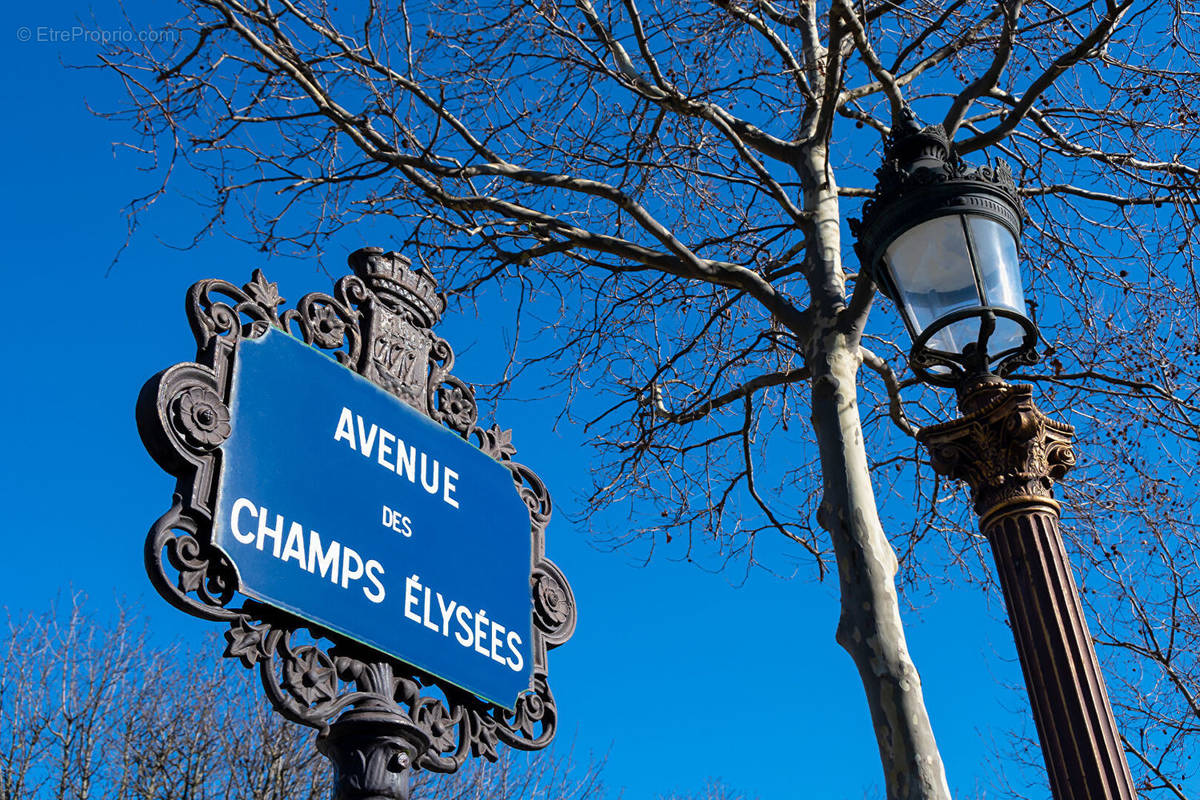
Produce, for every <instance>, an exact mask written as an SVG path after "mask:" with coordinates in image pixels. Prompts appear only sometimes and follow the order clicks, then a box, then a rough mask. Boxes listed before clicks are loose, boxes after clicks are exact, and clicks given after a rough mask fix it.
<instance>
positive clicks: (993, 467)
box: [917, 378, 1136, 800]
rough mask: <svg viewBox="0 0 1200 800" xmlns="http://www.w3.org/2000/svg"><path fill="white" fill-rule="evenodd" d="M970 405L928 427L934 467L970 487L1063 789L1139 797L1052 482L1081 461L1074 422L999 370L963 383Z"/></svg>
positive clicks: (1104, 799)
mask: <svg viewBox="0 0 1200 800" xmlns="http://www.w3.org/2000/svg"><path fill="white" fill-rule="evenodd" d="M959 408H960V410H961V411H962V414H963V416H962V417H961V418H959V419H956V420H953V421H951V422H945V423H941V424H939V425H931V426H929V427H927V428H924V429H922V430H921V432H920V433H919V434H918V437H917V438H918V439H919V440H920V441H921V443H922V444H924V445H925V446H926V447H927V448H928V450H929V455H930V459H931V461H932V463H933V468H934V469H935V470H936V471H937V472H939V473H941V474H943V475H947V476H949V477H951V478H955V479H958V480H962V481H965V482H966V483H967V484H968V485H969V486H970V487H971V495H972V499H973V500H974V502H975V511H976V513H977V514H978V515H979V529H980V531H981V532H982V533H983V535H984V536H985V537H987V540H988V543H989V544H990V545H991V548H992V555H993V557H994V558H995V562H996V573H997V576H998V577H999V579H1000V587H1001V589H1002V590H1003V592H1004V602H1005V605H1006V606H1007V609H1008V618H1009V621H1010V624H1011V625H1012V631H1013V638H1014V639H1015V641H1016V645H1017V655H1018V657H1019V658H1020V661H1021V670H1022V672H1023V673H1024V675H1025V686H1026V687H1027V689H1028V692H1029V702H1030V705H1031V706H1032V709H1033V719H1034V723H1035V724H1036V725H1037V731H1038V738H1039V739H1040V740H1041V744H1042V753H1043V756H1044V758H1045V762H1046V769H1047V771H1048V773H1049V777H1050V788H1051V791H1052V792H1053V794H1054V797H1055V798H1056V800H1118V798H1121V799H1122V800H1124V799H1128V800H1132V798H1134V797H1136V794H1135V792H1134V789H1133V778H1132V776H1131V775H1130V773H1129V767H1128V765H1127V764H1126V762H1125V754H1124V749H1123V747H1122V745H1121V737H1120V735H1119V734H1118V732H1117V726H1116V722H1115V721H1114V719H1113V713H1112V709H1111V707H1110V705H1109V701H1108V693H1107V691H1106V690H1105V687H1104V678H1103V677H1102V675H1101V673H1100V665H1099V663H1098V662H1097V661H1096V654H1095V650H1094V648H1093V647H1092V638H1091V635H1090V634H1089V633H1088V628H1087V622H1086V621H1085V620H1084V616H1083V607H1082V606H1081V605H1080V602H1079V595H1078V592H1077V591H1076V588H1075V580H1074V578H1073V576H1072V574H1071V566H1070V563H1069V562H1068V560H1067V554H1066V551H1065V550H1064V549H1063V541H1062V535H1061V533H1060V532H1059V505H1058V503H1057V502H1056V501H1055V500H1054V497H1053V492H1052V488H1051V487H1052V486H1053V485H1054V483H1055V481H1057V480H1059V479H1061V478H1062V476H1063V475H1064V474H1065V473H1066V472H1067V470H1068V469H1070V468H1071V466H1073V465H1074V463H1075V454H1074V451H1073V450H1072V447H1071V439H1072V436H1073V429H1072V428H1071V426H1070V425H1065V424H1063V423H1061V422H1056V421H1054V420H1052V419H1050V418H1048V417H1047V416H1046V415H1044V414H1043V413H1042V412H1041V411H1039V410H1038V409H1037V407H1036V406H1035V405H1034V403H1033V398H1032V390H1031V388H1030V387H1029V386H1013V385H1009V384H1007V383H1005V382H1004V381H1002V380H999V379H995V378H993V379H991V380H983V381H980V382H979V383H978V384H977V385H975V386H973V387H969V388H967V389H966V390H965V391H964V392H963V394H962V396H961V398H960V400H959Z"/></svg>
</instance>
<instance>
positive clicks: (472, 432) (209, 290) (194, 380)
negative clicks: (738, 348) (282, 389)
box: [137, 248, 576, 799]
mask: <svg viewBox="0 0 1200 800" xmlns="http://www.w3.org/2000/svg"><path fill="white" fill-rule="evenodd" d="M350 265H351V267H352V269H353V271H354V274H353V275H347V276H345V277H343V278H341V279H340V280H338V282H337V283H336V285H335V287H334V293H333V294H332V295H328V294H323V293H320V292H314V293H311V294H308V295H305V296H304V297H302V298H301V299H300V300H299V302H297V303H296V305H295V307H294V308H291V309H286V310H284V309H282V307H283V306H284V303H285V299H284V298H283V297H281V296H280V294H279V290H278V287H277V285H276V284H274V283H271V282H269V281H267V279H266V278H265V277H264V276H263V273H262V272H261V271H259V270H255V271H254V273H253V275H252V278H251V280H250V281H249V282H248V283H246V284H245V285H243V286H241V287H238V286H235V285H234V284H232V283H229V282H227V281H223V280H216V279H211V280H204V281H200V282H198V283H196V284H195V285H193V286H192V287H191V289H190V290H189V291H188V296H187V312H188V318H189V322H190V324H191V327H192V331H193V333H194V335H195V338H196V345H197V357H196V362H194V363H193V362H189V363H182V364H177V365H175V366H174V367H171V368H169V369H167V370H164V371H163V372H162V373H160V374H159V375H157V376H155V377H154V378H152V379H151V380H150V381H149V382H148V383H147V384H146V386H145V387H144V389H143V390H142V394H141V396H140V397H139V399H138V409H137V417H138V426H139V430H140V432H141V435H142V438H143V441H144V442H145V443H146V446H147V449H148V450H149V451H150V453H151V455H152V456H153V457H154V458H155V460H156V461H157V462H158V463H159V464H160V465H161V466H162V467H163V468H164V469H165V470H166V471H168V472H170V473H171V474H173V475H174V476H175V477H176V478H177V488H176V494H175V498H174V502H173V503H172V505H171V508H170V509H169V510H168V511H167V512H166V513H165V514H164V515H163V516H162V517H161V518H160V519H159V520H157V521H156V522H155V523H154V525H153V526H152V527H151V529H150V532H149V534H148V536H147V540H146V549H145V560H146V568H147V571H148V573H149V575H150V578H151V581H152V582H153V583H154V585H155V587H156V588H157V590H158V591H159V593H160V594H161V595H162V596H163V597H164V598H166V599H167V600H168V601H169V602H170V603H171V604H172V605H174V606H176V607H177V608H180V609H182V610H184V611H187V612H188V613H190V614H193V615H195V616H198V617H201V618H204V619H209V620H214V621H220V622H223V623H226V624H227V626H228V627H227V630H226V632H225V639H226V649H225V653H224V655H225V656H226V657H228V658H236V659H238V660H239V661H241V663H242V664H243V665H244V666H246V667H247V668H256V669H258V671H259V675H260V677H261V680H262V684H263V687H264V689H265V692H266V694H267V696H268V698H269V699H270V701H271V703H272V704H273V705H274V707H275V708H276V710H277V711H279V712H280V713H281V714H283V715H284V716H286V717H287V718H288V719H291V720H293V721H295V722H298V723H301V724H304V725H307V726H310V727H312V728H314V729H316V730H317V731H318V746H319V747H320V749H321V750H322V752H325V753H326V754H327V755H329V756H330V757H331V758H332V759H334V761H335V766H336V768H337V769H338V770H339V775H340V777H339V781H342V783H340V784H339V785H341V786H343V787H349V788H346V789H345V791H347V792H349V793H350V794H349V795H347V796H348V797H349V796H351V795H353V796H355V797H357V796H360V795H361V796H364V797H365V796H380V797H395V798H398V799H399V798H406V797H407V782H406V780H405V781H401V780H400V779H399V778H398V777H397V776H400V775H407V771H408V769H410V768H420V769H428V770H432V771H437V772H453V771H454V770H456V769H457V768H458V767H459V766H461V765H462V763H463V762H464V761H465V760H466V758H467V757H468V756H470V755H476V756H481V757H484V758H488V759H492V760H494V759H495V758H497V755H498V753H497V749H496V748H497V746H498V745H500V744H505V745H508V746H511V747H515V748H520V749H525V750H534V749H538V748H541V747H545V746H546V745H547V744H548V743H549V742H550V740H551V739H552V738H553V736H554V732H555V727H556V720H557V716H556V711H555V703H554V697H553V695H552V694H551V693H550V688H549V685H548V683H547V680H546V674H547V670H546V652H547V650H549V649H551V648H553V647H556V646H558V645H560V644H562V643H563V642H565V641H566V640H567V639H568V638H569V637H570V635H571V632H572V631H573V630H574V627H575V618H576V611H575V600H574V597H573V595H572V594H571V589H570V586H569V584H568V583H567V581H566V579H565V577H564V576H563V575H562V573H561V571H560V570H559V569H558V567H556V566H555V565H554V564H553V563H552V562H550V561H549V560H547V559H546V558H545V555H544V551H545V540H544V537H545V530H546V526H547V524H548V523H549V520H550V513H551V503H550V496H549V493H548V492H547V491H546V487H545V485H544V484H543V483H542V481H541V480H540V479H539V478H538V477H537V475H536V474H535V473H534V472H533V471H532V470H530V469H529V468H528V467H526V466H524V465H522V464H519V463H517V462H515V461H513V460H512V459H513V456H514V455H515V453H516V448H515V447H514V446H513V444H512V434H511V431H507V430H501V429H500V428H499V427H497V426H493V427H492V428H490V429H487V430H484V429H482V428H480V427H479V426H478V424H477V421H478V416H479V409H478V406H477V404H476V400H475V394H474V391H473V390H472V389H471V387H470V386H469V385H468V384H466V383H464V382H463V381H461V380H459V379H458V378H456V377H454V376H453V375H451V374H450V371H451V369H452V367H453V365H454V353H453V350H452V349H451V347H450V345H449V344H448V343H447V342H446V341H445V340H443V339H441V338H439V337H438V336H436V335H435V334H434V333H433V332H432V330H431V328H432V326H433V325H434V323H436V321H437V319H438V317H439V316H440V314H441V312H442V311H443V309H444V301H443V300H442V298H441V297H440V296H439V295H438V294H437V291H436V282H435V280H434V278H433V276H432V275H431V274H430V273H429V272H428V271H425V270H412V269H411V268H410V266H409V262H408V260H407V259H405V258H404V257H403V256H401V255H399V254H397V253H385V252H383V251H382V250H381V249H379V248H364V249H362V250H358V251H356V252H355V253H353V254H352V255H351V256H350ZM270 328H277V329H279V330H282V331H285V332H287V333H289V334H291V335H293V336H295V337H296V338H299V339H301V340H303V341H304V342H306V343H307V344H309V345H312V346H313V347H315V348H318V349H320V350H323V351H326V352H328V353H329V354H330V355H331V356H332V357H333V358H335V359H336V360H337V361H338V362H340V363H342V364H343V365H345V366H347V367H350V368H351V369H354V370H355V371H357V372H359V373H360V374H362V375H364V376H365V377H367V378H368V379H370V380H372V381H374V382H375V383H377V384H378V385H380V386H382V387H383V388H385V389H386V390H388V391H389V392H391V393H392V394H394V395H395V396H396V397H398V398H400V399H401V400H403V401H404V402H406V403H408V404H409V405H411V406H413V407H414V408H416V409H417V410H418V411H420V412H421V413H423V414H425V415H426V416H429V417H430V418H431V419H433V420H434V421H435V422H438V423H440V424H442V425H444V426H445V427H447V428H448V429H450V430H452V431H454V432H455V433H457V434H458V435H459V436H461V437H463V438H464V439H467V440H468V441H474V443H475V444H476V446H477V447H478V448H479V449H480V450H481V451H482V452H483V453H485V454H487V455H488V456H490V457H491V458H493V459H495V460H497V461H499V462H501V463H502V464H504V465H505V466H506V467H508V469H509V470H510V471H511V472H512V475H513V482H514V485H515V488H516V490H517V491H518V492H519V494H520V496H521V498H522V499H523V500H524V502H525V504H526V506H527V507H528V509H529V520H530V536H531V541H532V545H533V553H534V569H533V570H532V571H531V574H530V592H531V600H532V604H531V605H532V609H533V623H534V647H533V653H534V664H533V667H534V668H533V680H532V683H531V685H530V687H529V690H528V691H527V692H525V693H523V694H522V695H521V696H520V697H519V698H518V700H517V703H516V706H515V708H514V709H513V710H511V711H510V710H508V709H504V708H500V707H497V706H494V705H492V704H489V703H486V702H484V701H481V700H479V699H477V698H475V697H474V696H473V695H470V694H468V693H466V692H464V691H463V690H461V689H458V688H456V687H454V686H452V685H448V684H445V685H444V684H442V683H440V682H439V681H438V680H437V679H436V678H434V677H432V676H430V675H427V674H425V673H423V672H421V671H419V670H417V669H415V668H413V667H411V666H408V665H406V664H403V663H401V662H399V661H396V660H394V659H390V658H388V657H386V656H383V655H381V654H379V653H377V652H375V651H372V650H368V649H366V648H364V647H362V646H361V645H356V644H354V643H352V642H348V641H345V640H342V639H340V637H338V636H337V635H336V634H333V633H331V632H328V631H325V630H322V629H320V628H319V627H316V626H314V625H312V624H311V623H308V622H305V621H304V620H301V619H298V618H296V617H293V616H291V615H288V614H287V613H285V612H283V611H280V610H278V609H275V608H272V607H270V606H267V605H264V604H262V603H259V602H257V601H255V600H252V599H249V598H245V597H244V596H242V595H240V594H239V593H238V585H239V584H238V575H237V570H236V568H235V567H234V565H233V563H232V562H231V560H230V559H229V558H228V556H226V555H225V554H224V553H223V552H222V551H221V550H220V548H218V547H217V546H215V545H214V544H213V543H212V541H211V535H212V521H213V514H214V508H215V504H216V489H217V487H216V482H217V476H218V475H219V472H220V464H221V457H222V451H221V445H222V443H223V442H224V441H225V440H226V439H227V438H228V437H229V435H230V431H231V425H232V424H236V423H235V422H231V419H230V409H229V405H230V402H231V397H230V391H231V386H230V384H231V376H232V374H233V361H234V358H235V356H236V348H237V344H238V342H240V341H241V340H243V339H252V338H257V337H261V336H263V335H265V334H266V332H267V331H268V330H269V329H270ZM355 787H357V788H355ZM372 792H373V793H374V794H371V793H372Z"/></svg>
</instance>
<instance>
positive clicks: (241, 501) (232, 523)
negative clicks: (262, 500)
mask: <svg viewBox="0 0 1200 800" xmlns="http://www.w3.org/2000/svg"><path fill="white" fill-rule="evenodd" d="M242 511H249V512H250V516H251V518H255V517H257V516H258V508H257V507H256V506H255V505H254V503H251V502H250V501H249V500H247V499H246V498H244V497H239V498H238V499H237V500H235V501H234V503H233V510H232V511H230V512H229V527H230V530H232V531H233V538H235V539H237V540H238V541H239V542H241V543H242V544H250V543H251V542H253V541H254V534H253V533H242V529H241V526H240V525H238V514H239V513H241V512H242Z"/></svg>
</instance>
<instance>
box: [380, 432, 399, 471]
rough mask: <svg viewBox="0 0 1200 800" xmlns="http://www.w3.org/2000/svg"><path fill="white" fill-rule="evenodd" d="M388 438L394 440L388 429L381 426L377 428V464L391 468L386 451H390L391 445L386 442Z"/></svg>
mask: <svg viewBox="0 0 1200 800" xmlns="http://www.w3.org/2000/svg"><path fill="white" fill-rule="evenodd" d="M388 439H391V440H392V441H393V442H395V441H396V437H395V436H393V435H392V434H391V433H389V432H388V431H385V430H384V429H383V428H380V429H379V459H378V460H379V466H381V467H387V468H388V469H393V467H392V465H391V464H389V463H388V461H387V457H388V453H391V452H392V446H391V445H390V444H388V442H387V440H388Z"/></svg>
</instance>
